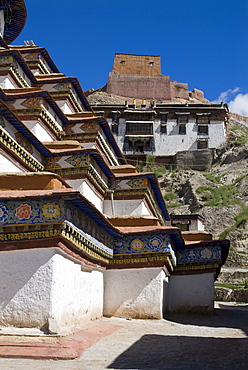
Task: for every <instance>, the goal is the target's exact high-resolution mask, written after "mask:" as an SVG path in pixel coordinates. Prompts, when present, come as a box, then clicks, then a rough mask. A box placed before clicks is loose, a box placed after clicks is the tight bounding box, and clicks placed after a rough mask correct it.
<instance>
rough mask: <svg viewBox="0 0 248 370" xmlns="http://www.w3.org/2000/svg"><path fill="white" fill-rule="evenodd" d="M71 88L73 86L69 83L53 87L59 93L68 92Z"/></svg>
mask: <svg viewBox="0 0 248 370" xmlns="http://www.w3.org/2000/svg"><path fill="white" fill-rule="evenodd" d="M70 87H71V84H70V83H69V82H61V83H58V84H56V85H54V86H53V88H54V89H55V90H58V91H68V90H69V89H70Z"/></svg>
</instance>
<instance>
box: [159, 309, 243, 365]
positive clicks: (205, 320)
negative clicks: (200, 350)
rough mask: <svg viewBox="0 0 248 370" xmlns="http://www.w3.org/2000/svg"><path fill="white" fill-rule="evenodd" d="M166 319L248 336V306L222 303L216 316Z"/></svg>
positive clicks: (169, 315)
mask: <svg viewBox="0 0 248 370" xmlns="http://www.w3.org/2000/svg"><path fill="white" fill-rule="evenodd" d="M165 319H166V320H168V321H172V322H177V323H180V324H184V325H197V326H207V327H215V328H216V327H223V328H232V329H240V330H242V331H243V332H244V333H245V334H246V335H247V336H248V305H244V306H242V305H240V306H236V307H235V306H234V305H233V304H230V305H228V304H221V303H220V304H219V308H216V309H215V314H214V315H213V316H212V315H211V316H204V315H193V314H192V315H191V314H187V315H186V314H168V315H166V317H165ZM247 341H248V339H247ZM247 351H248V344H247ZM247 368H248V367H247Z"/></svg>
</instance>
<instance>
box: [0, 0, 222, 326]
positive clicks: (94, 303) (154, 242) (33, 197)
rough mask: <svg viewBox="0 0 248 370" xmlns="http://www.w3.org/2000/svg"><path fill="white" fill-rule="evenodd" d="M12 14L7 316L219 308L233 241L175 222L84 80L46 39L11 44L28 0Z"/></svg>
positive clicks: (5, 73) (7, 90) (5, 161)
mask: <svg viewBox="0 0 248 370" xmlns="http://www.w3.org/2000/svg"><path fill="white" fill-rule="evenodd" d="M8 14H11V15H12V21H11V22H9V21H7V20H8ZM0 16H1V20H2V21H3V22H4V21H5V22H6V23H5V25H4V26H2V28H1V29H2V34H1V35H2V36H1V39H0V41H1V48H0V172H1V173H0V307H1V308H0V325H8V326H19V327H38V328H42V330H48V331H49V332H51V333H62V332H65V331H67V330H69V329H71V328H72V327H73V326H75V325H80V322H82V321H85V320H90V319H94V318H97V317H100V316H102V315H108V316H111V315H115V316H120V317H136V318H162V317H163V314H164V313H165V312H166V311H178V310H194V309H195V308H196V307H198V308H199V307H200V309H202V310H204V311H207V312H211V311H212V310H213V299H214V287H213V282H214V279H215V278H216V277H217V275H218V272H219V270H220V267H221V265H222V264H223V263H224V261H225V259H226V257H227V254H228V248H229V242H228V241H226V240H218V241H216V240H212V239H211V235H209V234H207V233H204V231H202V230H201V231H200V232H199V233H194V234H193V237H192V236H191V234H190V232H187V235H186V234H185V235H186V236H185V237H184V235H183V233H182V232H181V231H180V229H179V228H177V227H175V226H172V225H171V220H170V216H169V214H168V211H167V209H166V205H165V203H164V200H163V197H162V195H161V191H160V188H159V185H158V182H157V179H156V177H155V175H154V174H153V173H138V172H137V170H136V169H135V168H134V167H133V166H131V165H128V164H127V163H126V160H125V158H124V156H123V154H122V152H121V150H120V149H119V147H118V145H117V143H116V140H115V138H114V136H113V133H112V131H111V129H110V127H109V124H108V122H107V121H106V120H105V119H104V118H102V117H98V116H96V115H95V113H94V112H93V110H92V108H91V106H90V105H89V103H88V101H87V99H86V98H85V95H84V92H83V91H82V88H81V86H80V84H79V82H78V80H77V79H76V78H72V77H66V76H65V75H63V74H62V73H60V72H59V70H58V69H57V67H56V65H55V63H54V62H53V60H52V59H51V57H50V56H49V54H48V52H47V51H46V50H45V49H44V48H43V47H38V46H35V45H33V44H32V45H24V46H10V45H9V43H10V42H12V41H13V40H14V39H15V37H17V35H18V34H19V33H20V32H21V29H22V27H23V26H24V23H25V16H26V8H25V5H24V2H23V1H22V0H18V1H12V0H6V1H4V2H2V3H1V4H0Z"/></svg>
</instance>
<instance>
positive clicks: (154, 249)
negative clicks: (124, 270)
mask: <svg viewBox="0 0 248 370" xmlns="http://www.w3.org/2000/svg"><path fill="white" fill-rule="evenodd" d="M161 253H162V255H164V254H166V255H168V256H169V259H170V260H171V262H172V264H173V265H175V264H176V257H175V252H174V250H173V248H172V244H171V238H170V235H169V234H168V233H167V234H165V233H164V234H162V233H158V234H155V235H154V234H144V235H140V234H137V235H128V236H124V237H123V238H119V239H115V242H114V255H115V256H116V257H119V256H120V257H121V256H128V255H130V257H132V258H135V255H136V257H137V258H138V260H137V262H142V260H143V259H144V258H145V259H147V256H149V255H155V254H156V255H158V257H159V256H160V254H161ZM164 258H165V257H164V256H162V259H164ZM125 261H126V260H125ZM123 262H124V261H123Z"/></svg>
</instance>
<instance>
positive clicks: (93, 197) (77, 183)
mask: <svg viewBox="0 0 248 370" xmlns="http://www.w3.org/2000/svg"><path fill="white" fill-rule="evenodd" d="M67 183H68V184H69V185H70V186H71V187H72V188H73V189H75V190H78V191H79V192H80V193H81V194H82V195H83V196H84V197H85V198H87V199H88V200H89V201H90V202H91V203H92V204H94V206H95V207H96V208H97V209H98V210H99V211H101V212H102V211H103V200H102V198H101V197H100V194H98V193H97V192H96V190H93V188H92V187H91V186H90V185H89V184H88V183H87V182H86V181H85V180H81V179H80V180H67Z"/></svg>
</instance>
